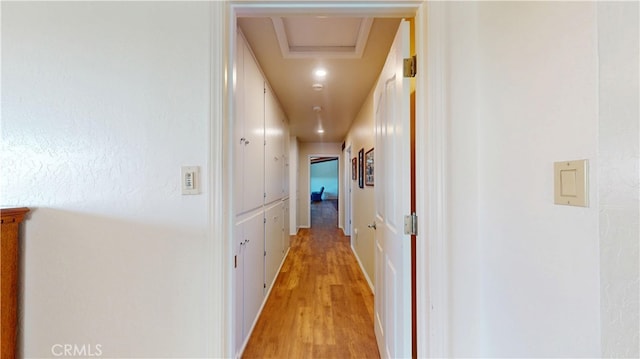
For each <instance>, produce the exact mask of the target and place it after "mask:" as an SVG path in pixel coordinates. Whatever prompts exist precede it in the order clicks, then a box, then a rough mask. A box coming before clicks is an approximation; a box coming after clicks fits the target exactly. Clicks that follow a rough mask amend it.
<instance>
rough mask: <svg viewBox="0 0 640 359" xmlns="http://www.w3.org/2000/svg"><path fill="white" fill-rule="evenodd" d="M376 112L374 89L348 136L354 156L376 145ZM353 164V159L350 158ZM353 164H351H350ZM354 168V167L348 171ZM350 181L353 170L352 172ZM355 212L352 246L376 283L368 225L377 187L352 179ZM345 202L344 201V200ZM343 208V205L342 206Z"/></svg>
mask: <svg viewBox="0 0 640 359" xmlns="http://www.w3.org/2000/svg"><path fill="white" fill-rule="evenodd" d="M373 130H374V113H373V88H372V91H371V92H370V93H369V95H367V98H366V99H365V101H364V102H363V104H362V107H361V108H360V111H359V112H358V115H357V116H356V118H355V119H354V121H353V123H352V124H351V128H349V133H348V134H347V137H346V139H345V143H346V146H347V147H349V146H351V158H353V157H356V158H357V157H358V151H360V149H364V152H367V151H368V150H369V149H371V148H373V147H374V142H375V138H374V133H373ZM349 163H351V159H349ZM349 167H351V166H349ZM349 171H351V170H349ZM348 177H349V180H351V172H349V176H348ZM351 191H352V203H351V206H352V213H353V218H351V223H352V227H353V232H352V233H351V246H352V247H353V251H354V253H355V255H356V257H357V258H358V261H359V262H360V265H361V266H362V269H363V272H364V274H365V275H366V277H367V278H368V280H369V285H373V283H374V280H375V257H374V254H375V252H374V246H375V244H374V232H373V230H372V229H371V228H368V227H367V225H369V224H371V223H372V222H373V220H374V219H375V207H376V206H375V196H374V187H371V186H364V188H360V187H358V180H357V179H356V180H355V181H352V183H351ZM341 202H344V201H341ZM342 208H344V207H341V209H342Z"/></svg>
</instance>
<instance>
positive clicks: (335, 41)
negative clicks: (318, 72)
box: [238, 16, 400, 142]
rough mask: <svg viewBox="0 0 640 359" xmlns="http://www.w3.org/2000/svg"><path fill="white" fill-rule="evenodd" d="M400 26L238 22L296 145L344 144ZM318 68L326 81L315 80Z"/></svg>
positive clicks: (329, 20)
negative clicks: (302, 143)
mask: <svg viewBox="0 0 640 359" xmlns="http://www.w3.org/2000/svg"><path fill="white" fill-rule="evenodd" d="M399 23H400V19H394V18H375V19H373V18H366V17H360V18H358V17H325V16H306V17H305V16H290V17H280V16H277V17H240V18H238V26H239V27H240V29H241V30H242V32H243V34H244V36H245V38H246V39H247V41H248V42H249V45H250V46H251V48H252V49H253V52H254V54H255V56H256V59H257V60H258V62H259V63H260V66H261V67H262V70H263V72H264V74H265V76H266V78H267V80H268V81H269V83H270V84H271V87H272V88H273V91H274V92H275V94H276V96H277V97H278V100H279V101H280V103H281V104H282V107H283V109H284V112H285V113H286V114H287V117H288V119H289V126H290V129H291V135H294V136H296V137H298V139H299V140H300V141H301V142H342V141H343V140H344V138H345V136H346V134H347V131H348V130H349V127H350V125H351V122H352V121H353V120H354V119H355V117H356V115H357V114H358V111H359V110H360V108H361V107H362V104H363V102H364V100H365V98H366V97H367V95H368V94H369V92H370V90H371V88H372V86H373V85H374V84H375V81H376V80H377V78H378V75H379V73H380V71H381V69H382V66H383V65H384V61H385V59H386V56H387V53H388V52H389V48H390V46H391V43H392V41H393V38H394V35H395V33H396V31H397V29H398V25H399ZM278 36H279V38H278ZM318 67H322V68H324V69H326V70H327V75H326V78H324V79H319V78H316V77H315V76H314V74H313V71H314V69H316V68H318ZM316 83H320V84H322V85H323V86H324V88H323V90H322V91H315V90H314V89H313V88H312V85H313V84H316ZM315 106H320V107H321V110H320V111H317V110H314V107H315ZM319 128H322V129H323V130H324V133H323V134H319V133H318V132H317V130H318V129H319Z"/></svg>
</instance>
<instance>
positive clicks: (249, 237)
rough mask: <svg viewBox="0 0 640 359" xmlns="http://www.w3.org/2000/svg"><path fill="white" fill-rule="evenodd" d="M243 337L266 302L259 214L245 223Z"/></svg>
mask: <svg viewBox="0 0 640 359" xmlns="http://www.w3.org/2000/svg"><path fill="white" fill-rule="evenodd" d="M243 227H244V228H243V230H244V239H243V242H244V243H245V244H243V248H242V250H241V253H242V262H243V263H242V266H243V270H242V272H243V282H244V285H243V288H244V289H243V307H244V313H243V320H242V322H243V330H242V332H243V336H244V337H246V335H247V334H248V333H249V330H250V329H251V326H252V325H253V322H254V321H255V320H256V317H257V315H258V310H259V309H260V306H261V305H262V301H263V300H264V216H263V213H262V212H258V213H256V214H255V215H253V216H252V217H250V218H249V219H247V220H246V221H245V222H243Z"/></svg>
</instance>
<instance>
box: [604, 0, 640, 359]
mask: <svg viewBox="0 0 640 359" xmlns="http://www.w3.org/2000/svg"><path fill="white" fill-rule="evenodd" d="M597 10H598V58H599V71H600V76H599V92H598V93H599V96H600V99H599V106H598V107H599V116H600V119H599V127H598V164H599V165H598V168H597V171H598V177H599V178H598V180H599V181H600V185H599V188H598V201H599V205H600V214H599V215H600V218H599V220H600V308H601V314H600V315H601V325H602V327H601V332H602V341H601V342H602V356H603V357H608V358H624V357H626V358H638V357H640V340H639V339H638V336H639V335H640V319H639V310H638V307H639V303H638V302H639V297H640V288H639V287H638V283H639V280H638V272H639V271H640V263H639V260H638V259H639V248H638V247H639V246H640V224H639V220H640V207H639V203H640V201H639V199H640V190H639V188H638V187H639V186H640V180H639V179H638V171H639V170H640V163H639V162H640V158H639V156H640V111H639V110H638V101H639V98H640V93H639V91H638V82H639V78H640V77H639V76H640V74H639V73H638V64H639V63H640V61H639V51H638V47H639V44H640V39H639V38H638V37H639V35H638V33H639V30H640V29H639V28H638V17H639V15H638V10H639V6H638V2H627V3H602V4H598V8H597ZM595 170H596V169H595V168H594V171H595Z"/></svg>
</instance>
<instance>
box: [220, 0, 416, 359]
mask: <svg viewBox="0 0 640 359" xmlns="http://www.w3.org/2000/svg"><path fill="white" fill-rule="evenodd" d="M398 3H401V4H402V5H396V4H398ZM419 5H420V3H419V2H415V3H413V2H412V3H409V2H395V1H389V2H382V5H381V6H376V7H372V8H370V9H369V8H363V7H362V6H361V5H354V4H347V5H345V6H344V7H342V6H338V7H335V8H334V7H333V6H332V5H327V3H324V2H318V3H314V2H309V3H307V2H301V3H295V2H291V3H287V5H281V6H282V7H279V6H273V4H271V6H269V5H267V6H264V5H263V6H261V5H255V4H253V5H241V4H235V5H232V11H231V14H232V18H231V21H230V25H231V27H232V29H233V31H230V33H231V38H232V40H233V39H234V36H235V28H236V24H237V23H236V20H237V19H238V18H239V17H241V16H239V15H244V16H246V17H257V16H274V15H277V14H288V15H309V14H316V15H318V16H326V14H327V12H329V13H336V14H338V15H341V16H346V15H356V14H362V13H363V12H364V13H367V14H370V15H371V16H382V17H398V18H401V17H406V16H409V17H411V16H414V15H415V14H416V11H417V8H418V7H419ZM231 44H232V45H231V46H232V47H233V44H234V41H231ZM232 51H233V49H232ZM425 97H426V96H422V95H421V96H420V98H425ZM231 102H233V101H231ZM301 140H302V139H301ZM338 162H339V161H338ZM292 180H293V179H292ZM309 186H310V191H309V192H308V193H309V194H310V192H313V191H316V189H315V188H311V183H309ZM356 190H357V189H356ZM342 192H343V193H341V194H339V196H340V197H342V198H340V200H341V201H345V197H344V196H345V195H349V193H344V192H345V191H344V189H343V191H342ZM323 195H324V193H323ZM303 196H304V197H307V196H308V195H305V194H303ZM300 200H301V201H304V200H310V198H309V197H307V198H300ZM344 204H346V203H343V205H344ZM356 210H357V209H356ZM354 213H357V212H355V211H354ZM307 223H309V224H311V219H309V222H307ZM347 226H349V225H348V224H346V223H345V227H347ZM374 228H375V227H374ZM354 231H355V229H354ZM378 289H379V290H380V291H384V290H385V289H386V288H378ZM376 294H378V293H376ZM414 295H415V292H414ZM414 315H415V313H414ZM413 320H414V321H415V317H414V319H413ZM413 337H414V339H413V342H414V343H415V342H416V341H415V333H413ZM425 343H426V341H425ZM416 352H417V350H416V348H415V347H414V348H413V355H414V356H415V355H416Z"/></svg>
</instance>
